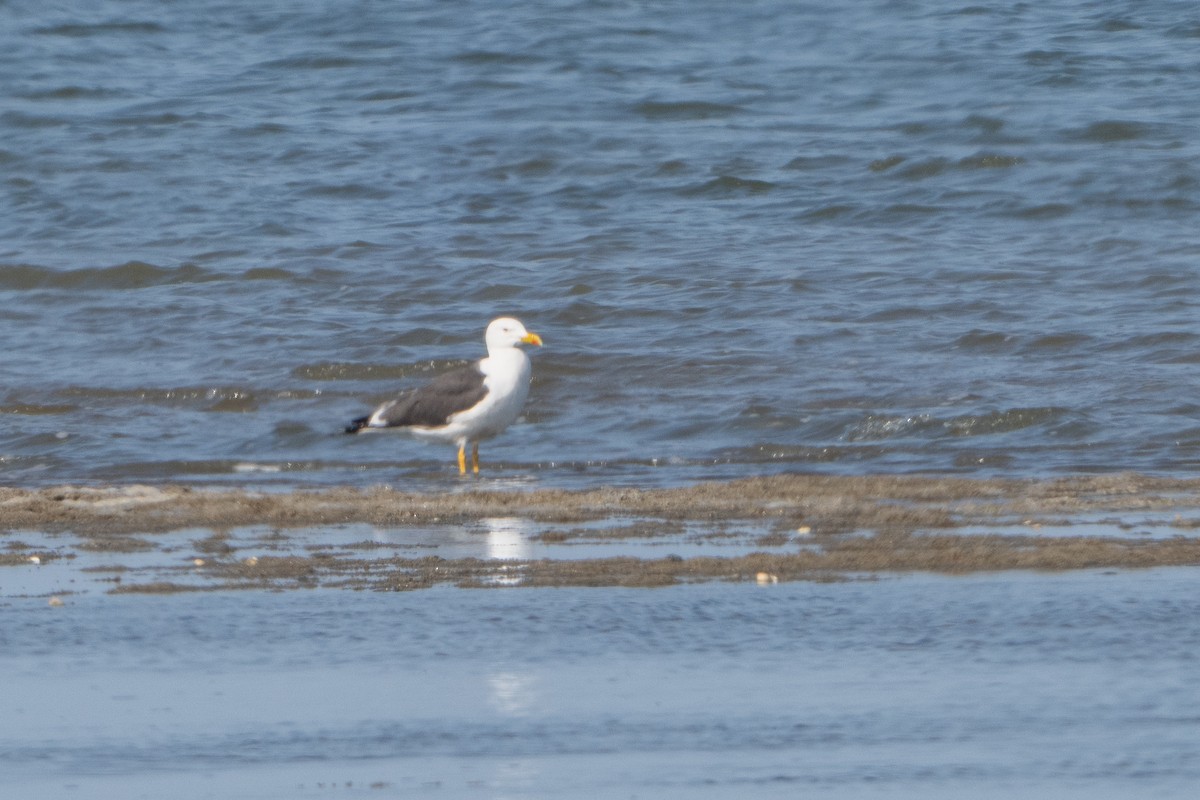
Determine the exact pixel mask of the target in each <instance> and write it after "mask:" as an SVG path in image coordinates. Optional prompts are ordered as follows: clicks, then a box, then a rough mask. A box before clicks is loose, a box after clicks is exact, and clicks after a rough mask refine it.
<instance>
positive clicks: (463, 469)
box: [458, 442, 467, 475]
mask: <svg viewBox="0 0 1200 800" xmlns="http://www.w3.org/2000/svg"><path fill="white" fill-rule="evenodd" d="M458 474H459V475H466V474H467V443H466V442H463V443H462V444H460V445H459V446H458Z"/></svg>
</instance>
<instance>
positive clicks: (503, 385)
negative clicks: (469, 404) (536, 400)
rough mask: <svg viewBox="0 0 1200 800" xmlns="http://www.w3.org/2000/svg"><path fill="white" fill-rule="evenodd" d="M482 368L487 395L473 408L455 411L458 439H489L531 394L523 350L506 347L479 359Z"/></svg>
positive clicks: (510, 420) (513, 417) (452, 426)
mask: <svg viewBox="0 0 1200 800" xmlns="http://www.w3.org/2000/svg"><path fill="white" fill-rule="evenodd" d="M479 369H480V371H481V372H483V374H484V381H483V382H484V385H485V386H487V389H488V394H487V397H485V398H484V399H483V401H482V402H480V403H479V404H478V405H477V406H475V407H474V408H472V409H469V410H467V411H462V412H459V413H458V414H455V415H454V416H453V417H452V418H451V422H450V426H449V427H450V429H451V430H453V431H454V432H455V434H456V435H457V437H458V438H462V439H467V440H471V441H479V440H481V439H489V438H491V437H493V436H496V435H497V434H499V433H500V432H501V431H503V430H504V429H505V428H507V427H508V426H509V425H511V424H512V423H513V421H514V420H516V418H517V417H519V416H520V415H521V409H522V408H523V407H524V406H525V398H526V397H528V396H529V375H530V366H529V356H527V355H525V353H524V352H523V351H521V350H518V349H517V348H515V347H514V348H507V349H505V350H503V351H501V352H500V353H497V354H495V355H491V356H488V357H487V358H485V359H483V360H482V361H480V362H479ZM449 432H450V431H449V430H448V431H447V433H449Z"/></svg>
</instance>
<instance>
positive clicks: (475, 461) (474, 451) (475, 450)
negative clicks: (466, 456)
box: [471, 442, 479, 475]
mask: <svg viewBox="0 0 1200 800" xmlns="http://www.w3.org/2000/svg"><path fill="white" fill-rule="evenodd" d="M471 471H472V472H474V473H475V474H476V475H478V474H479V442H472V443H471Z"/></svg>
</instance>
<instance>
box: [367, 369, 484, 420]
mask: <svg viewBox="0 0 1200 800" xmlns="http://www.w3.org/2000/svg"><path fill="white" fill-rule="evenodd" d="M487 393H488V390H487V388H486V387H484V385H483V373H482V372H480V371H479V367H478V366H476V365H472V366H469V367H461V368H459V369H456V370H451V371H450V372H447V373H444V374H442V375H439V376H438V377H437V378H435V379H434V380H433V381H431V382H430V383H427V384H426V385H424V386H422V387H420V388H418V389H413V390H412V391H411V392H405V393H404V394H402V395H400V396H399V397H397V398H396V399H395V400H389V401H388V402H386V403H384V404H383V405H382V406H380V407H379V410H378V411H376V412H375V413H374V414H372V415H371V418H373V419H374V420H375V421H376V426H378V424H379V423H383V425H384V426H386V427H388V428H397V427H405V426H411V425H416V426H420V427H437V426H440V425H445V424H447V423H449V422H450V417H451V416H453V415H454V414H456V413H458V412H459V411H464V410H466V409H468V408H470V407H471V406H473V405H475V404H476V403H478V402H479V401H480V400H482V399H483V398H484V397H486V396H487ZM356 422H357V420H356Z"/></svg>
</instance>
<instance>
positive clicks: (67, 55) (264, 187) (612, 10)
mask: <svg viewBox="0 0 1200 800" xmlns="http://www.w3.org/2000/svg"><path fill="white" fill-rule="evenodd" d="M1198 37H1200V15H1198V14H1197V12H1196V10H1195V8H1194V7H1193V6H1192V5H1191V4H1188V3H1171V2H1153V3H1132V2H1117V3H1105V4H1100V5H1097V4H1091V3H1082V2H1076V3H1069V4H1055V5H1054V6H1053V7H1042V6H1038V5H1036V4H1018V5H1013V4H1008V3H1005V4H998V3H996V4H993V3H983V4H979V3H975V4H965V3H964V4H961V5H953V4H951V5H948V6H947V5H943V4H936V5H932V6H931V5H927V4H918V3H906V2H868V3H855V4H852V5H851V6H850V7H846V8H843V7H835V6H825V5H822V4H796V3H780V2H770V1H769V0H762V1H760V2H752V3H738V4H729V3H711V2H700V3H680V4H674V3H666V4H655V5H654V6H647V7H643V6H642V4H628V3H619V2H600V0H595V1H594V2H593V1H588V0H585V1H583V2H568V3H557V2H556V3H544V2H543V3H535V4H529V3H505V2H494V3H487V4H470V3H459V2H454V3H422V2H409V3H372V2H363V3H357V4H354V5H352V6H349V7H347V6H346V5H345V4H342V3H319V2H307V3H303V4H299V5H297V4H295V3H269V2H268V3H255V4H253V5H249V6H248V5H246V4H241V3H216V2H202V3H191V4H179V3H157V2H155V3H151V2H121V3H116V2H96V3H89V4H87V6H86V7H79V8H75V7H70V6H65V7H64V6H59V7H54V6H47V5H46V4H43V3H26V2H8V3H5V4H3V5H2V6H0V74H3V76H4V80H3V82H2V85H0V176H2V181H3V186H4V191H3V193H2V194H0V198H2V199H0V203H2V204H3V205H2V206H0V295H2V297H0V300H2V302H0V341H3V342H4V343H5V347H6V357H5V359H4V363H3V368H2V372H0V374H2V375H3V378H4V388H3V395H0V410H3V411H5V412H7V413H6V414H5V415H4V417H3V419H4V423H5V424H4V425H3V426H2V429H0V456H2V457H3V461H2V462H0V479H2V480H4V481H6V482H9V483H19V484H22V485H29V484H34V483H56V482H67V481H69V482H78V481H86V482H95V481H128V480H137V481H149V482H155V481H168V480H183V481H189V482H196V481H218V482H233V483H246V482H251V481H254V482H260V483H274V484H279V485H284V486H295V485H313V484H332V483H346V482H353V483H390V482H394V483H399V484H404V485H433V486H439V485H443V484H444V483H445V481H446V478H447V477H451V476H452V475H453V465H452V463H451V462H452V456H453V454H452V453H447V452H445V448H439V447H437V446H433V445H428V444H415V443H408V442H405V441H402V440H398V439H394V438H387V439H381V438H374V439H371V440H370V441H357V440H353V439H349V438H344V437H339V436H335V435H334V433H335V432H336V431H337V430H338V429H339V427H340V425H341V424H343V423H344V421H345V420H347V419H349V418H350V417H352V416H354V415H357V414H359V413H362V412H364V411H365V410H367V409H368V408H369V407H370V405H371V404H372V403H374V402H376V401H377V400H379V399H381V398H384V397H387V396H389V395H390V394H392V393H393V392H394V391H395V390H397V389H399V388H403V387H406V386H409V385H412V384H413V383H415V382H417V381H420V380H422V379H425V378H427V377H428V376H429V375H431V374H433V373H434V372H436V371H437V370H438V369H443V368H446V367H448V366H450V365H452V364H456V363H461V362H462V361H463V360H464V359H468V358H473V357H475V356H477V355H478V354H480V353H481V352H482V330H483V327H484V326H485V324H486V322H487V321H488V320H489V319H490V318H492V317H493V316H496V315H497V314H500V313H514V314H517V315H518V316H520V317H521V318H522V319H523V320H524V321H525V322H526V323H527V324H528V326H529V327H530V328H531V329H532V330H536V331H538V332H539V333H541V334H542V335H543V337H544V338H545V339H546V342H547V347H545V348H544V349H543V350H542V351H541V352H539V353H537V354H536V358H535V385H534V387H533V392H532V395H531V401H530V405H529V408H528V414H527V415H526V418H525V420H524V423H523V424H521V425H519V426H517V427H515V428H514V429H512V430H511V431H510V432H509V433H508V434H507V435H506V436H504V437H503V438H501V439H500V440H498V441H496V442H493V443H491V444H489V445H488V446H486V447H485V448H484V452H483V456H484V461H485V466H486V465H488V464H490V466H491V468H492V470H493V473H492V474H493V477H501V478H503V479H504V480H508V481H513V482H515V483H517V484H525V483H538V484H542V485H556V486H578V485H584V484H586V485H592V484H594V483H596V482H613V483H630V484H639V485H646V484H678V483H685V482H688V481H692V480H696V479H701V478H714V479H721V478H728V477H734V476H738V475H745V474H759V473H763V472H770V471H777V470H820V471H830V472H840V473H857V472H863V471H928V472H949V471H956V472H963V473H968V474H983V473H989V474H997V473H999V474H1020V475H1044V474H1057V473H1066V472H1080V471H1103V470H1110V469H1134V470H1141V471H1146V472H1156V473H1167V474H1190V473H1191V472H1192V471H1193V470H1194V468H1195V467H1196V465H1197V463H1200V427H1198V426H1197V422H1196V417H1197V411H1198V406H1197V404H1196V403H1195V400H1194V391H1193V389H1194V381H1193V373H1194V371H1195V366H1196V363H1197V360H1198V358H1197V356H1196V346H1197V344H1198V343H1200V334H1198V332H1197V331H1196V326H1195V319H1196V300H1195V298H1196V297H1197V295H1198V292H1197V289H1198V288H1200V286H1198V279H1197V275H1196V269H1195V264H1196V260H1197V255H1198V254H1200V239H1198V237H1197V234H1196V228H1197V226H1196V221H1197V208H1198V206H1200V173H1198V171H1197V170H1198V168H1197V166H1196V165H1197V163H1200V158H1198V155H1200V154H1198V152H1197V149H1198V147H1200V144H1198V141H1197V138H1196V136H1195V132H1196V129H1197V128H1196V123H1197V121H1198V120H1197V113H1198V112H1197V110H1196V104H1195V103H1194V102H1192V100H1193V98H1195V97H1196V96H1197V92H1198V91H1200V71H1198V70H1197V69H1196V66H1197V55H1196V49H1195V42H1196V41H1197V38H1198Z"/></svg>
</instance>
